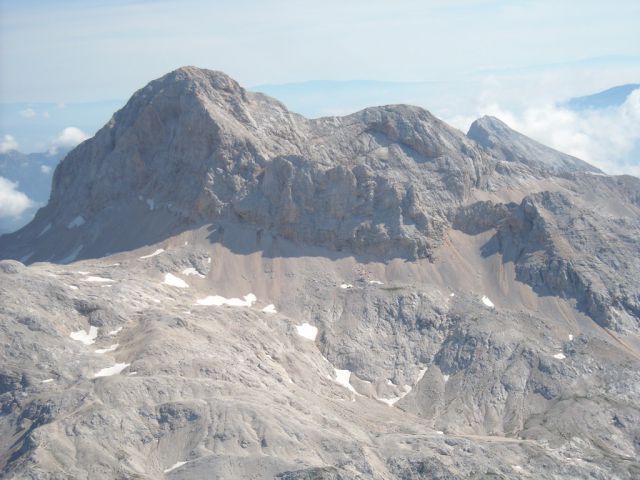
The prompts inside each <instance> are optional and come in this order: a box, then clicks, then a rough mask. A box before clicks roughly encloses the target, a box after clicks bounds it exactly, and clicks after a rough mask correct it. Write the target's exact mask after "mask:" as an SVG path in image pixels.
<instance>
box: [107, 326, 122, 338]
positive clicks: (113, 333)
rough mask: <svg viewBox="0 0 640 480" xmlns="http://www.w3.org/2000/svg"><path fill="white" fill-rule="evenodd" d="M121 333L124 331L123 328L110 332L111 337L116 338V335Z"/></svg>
mask: <svg viewBox="0 0 640 480" xmlns="http://www.w3.org/2000/svg"><path fill="white" fill-rule="evenodd" d="M121 331H122V327H118V328H116V329H115V330H111V331H110V332H109V335H111V336H114V335H117V334H118V333H120V332H121Z"/></svg>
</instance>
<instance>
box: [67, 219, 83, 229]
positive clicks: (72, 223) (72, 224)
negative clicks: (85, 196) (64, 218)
mask: <svg viewBox="0 0 640 480" xmlns="http://www.w3.org/2000/svg"><path fill="white" fill-rule="evenodd" d="M85 223H86V221H85V219H84V218H82V215H78V216H77V217H76V218H74V219H73V220H71V221H70V222H69V224H68V225H67V228H68V229H69V230H71V229H72V228H77V227H81V226H82V225H84V224H85Z"/></svg>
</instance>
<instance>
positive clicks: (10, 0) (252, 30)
mask: <svg viewBox="0 0 640 480" xmlns="http://www.w3.org/2000/svg"><path fill="white" fill-rule="evenodd" d="M0 5H2V7H1V8H2V11H1V16H0V18H1V20H0V35H1V49H2V50H1V53H0V62H1V63H0V93H1V96H2V101H3V102H17V101H20V102H42V101H51V102H78V101H98V100H107V99H113V98H124V97H128V96H129V95H130V94H131V93H132V91H134V90H135V89H137V88H138V87H140V86H141V85H144V84H145V83H146V82H148V81H149V80H150V79H152V78H155V77H158V76H160V75H162V74H163V73H166V72H167V71H169V70H171V69H173V68H175V67H178V66H181V65H186V64H189V65H197V66H202V67H208V68H214V69H219V70H224V71H225V72H227V73H228V74H230V75H231V76H233V77H234V78H236V79H238V80H239V81H240V82H241V83H242V84H244V85H254V84H263V83H284V82H296V81H302V80H318V79H330V80H347V79H349V80H352V79H370V80H394V81H424V80H450V79H459V78H461V77H465V76H469V75H474V76H477V75H479V74H484V75H491V74H503V73H505V72H506V71H516V70H521V69H534V71H535V70H538V69H539V68H540V67H541V66H544V65H554V64H573V63H575V62H582V63H583V66H587V67H588V65H589V63H591V62H594V61H596V63H597V62H600V63H602V60H603V58H604V60H605V62H604V63H607V62H609V65H611V64H613V67H612V68H614V69H616V70H618V69H619V70H621V71H620V72H616V73H615V74H614V75H613V76H614V77H616V78H619V82H621V83H622V82H624V81H625V78H626V77H625V73H624V70H625V69H628V67H629V66H635V67H636V70H635V71H636V72H637V68H638V67H639V66H640V41H639V36H638V24H639V23H640V2H638V1H637V0H616V1H607V2H605V1H602V0H597V1H594V0H573V1H572V0H562V1H558V0H536V1H526V0H511V1H490V0H475V1H474V0H446V1H445V0H431V1H429V0H426V1H425V0H420V1H418V0H415V1H414V0H404V1H390V0H386V1H380V0H368V1H348V0H340V1H335V0H323V1H321V2H310V1H278V0H233V1H215V0H214V1H208V2H204V1H198V2H196V1H191V0H181V1H171V0H167V1H125V0H109V1H106V0H104V1H91V0H66V1H55V0H31V1H30V0H0ZM593 59H599V60H593ZM620 67H622V68H620ZM603 68H608V67H603ZM611 73H612V72H608V76H609V75H611ZM626 79H627V80H628V81H637V80H638V79H637V78H626ZM607 80H608V79H607ZM590 83H591V81H590ZM602 86H603V87H605V86H608V85H605V79H603V85H602ZM585 93H586V92H585Z"/></svg>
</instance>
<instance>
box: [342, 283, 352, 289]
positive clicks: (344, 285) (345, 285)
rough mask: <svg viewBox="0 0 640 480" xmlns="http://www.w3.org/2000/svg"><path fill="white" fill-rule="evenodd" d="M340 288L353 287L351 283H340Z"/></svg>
mask: <svg viewBox="0 0 640 480" xmlns="http://www.w3.org/2000/svg"><path fill="white" fill-rule="evenodd" d="M340 288H342V289H343V290H346V289H348V288H353V285H351V284H350V283H343V284H342V285H340Z"/></svg>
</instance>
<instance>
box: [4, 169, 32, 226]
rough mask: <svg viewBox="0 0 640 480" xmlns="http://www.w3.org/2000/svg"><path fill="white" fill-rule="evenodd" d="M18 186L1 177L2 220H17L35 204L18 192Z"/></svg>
mask: <svg viewBox="0 0 640 480" xmlns="http://www.w3.org/2000/svg"><path fill="white" fill-rule="evenodd" d="M17 187H18V184H17V183H13V182H11V181H9V180H7V179H6V178H4V177H0V218H15V217H19V216H20V215H22V212H24V211H25V210H26V209H27V208H29V207H31V206H33V202H32V201H31V200H30V199H29V197H27V196H26V195H25V194H24V193H22V192H20V191H18V190H17Z"/></svg>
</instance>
